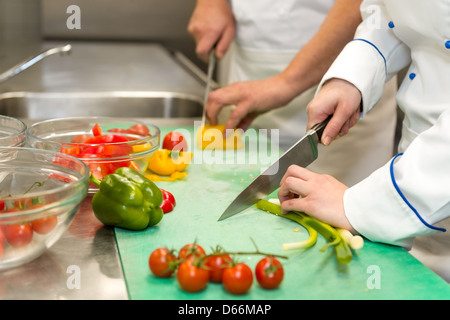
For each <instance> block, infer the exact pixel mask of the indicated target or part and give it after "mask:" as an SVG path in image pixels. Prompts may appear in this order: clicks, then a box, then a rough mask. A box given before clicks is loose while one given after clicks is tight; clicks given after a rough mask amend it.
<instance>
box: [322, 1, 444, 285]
mask: <svg viewBox="0 0 450 320" xmlns="http://www.w3.org/2000/svg"><path fill="white" fill-rule="evenodd" d="M449 5H450V3H449V1H448V0H434V1H427V0H395V1H388V0H386V1H383V0H370V1H369V0H366V1H364V2H363V4H362V6H361V12H362V14H363V18H364V22H363V23H362V24H361V25H360V27H359V28H358V30H357V33H356V35H355V40H354V41H352V42H350V43H349V44H348V45H347V46H346V48H345V49H344V50H343V51H342V53H341V54H340V55H339V57H338V58H337V59H336V61H335V62H334V63H333V65H332V66H331V68H330V69H329V71H328V72H327V73H326V74H325V76H324V78H323V80H322V82H321V84H320V85H319V89H320V86H321V85H322V84H323V83H324V82H325V81H326V80H328V79H331V78H341V79H345V80H347V81H350V82H351V83H353V84H354V85H355V86H356V87H357V88H358V89H359V90H360V91H361V93H362V100H363V117H364V116H365V115H366V114H367V112H368V111H369V110H370V109H371V108H372V107H373V106H374V104H375V103H376V101H377V100H378V99H379V98H380V96H381V93H382V91H383V86H384V83H385V81H386V80H387V79H389V77H391V76H392V75H393V74H395V73H396V72H397V71H398V70H400V69H401V68H403V67H404V66H407V65H409V64H410V68H409V71H408V74H407V76H406V77H405V79H404V81H403V82H402V85H401V87H400V89H399V92H398V94H397V101H398V104H399V106H400V108H401V109H402V110H403V111H404V113H405V119H404V122H403V130H402V140H401V143H400V146H399V151H400V152H401V153H400V154H399V155H397V156H396V157H394V158H393V159H392V160H391V161H389V162H388V163H387V164H386V165H384V166H383V167H381V168H380V169H379V170H376V171H375V172H374V173H373V174H372V175H370V176H369V177H368V178H367V179H365V180H363V181H362V182H360V183H358V184H356V185H355V186H353V187H351V188H349V189H348V190H347V191H346V192H345V195H344V207H345V213H346V215H347V217H348V219H349V221H350V223H351V224H352V226H353V227H354V228H355V229H356V230H357V231H358V232H360V233H361V234H363V235H364V236H365V237H367V238H368V239H370V240H373V241H380V242H386V243H390V244H394V245H401V246H405V247H406V248H410V247H411V245H412V244H413V240H414V237H417V236H423V235H430V234H434V236H433V237H435V238H433V237H431V236H430V237H419V238H416V242H414V246H413V250H412V252H413V254H415V255H417V257H418V258H419V260H420V259H421V258H424V259H425V258H426V261H425V260H424V261H423V262H424V263H425V264H428V265H429V266H430V268H432V269H433V270H435V271H436V272H437V273H439V274H441V275H442V276H443V277H444V278H445V279H446V280H447V281H449V282H450V258H449V257H450V246H449V244H450V241H449V239H450V238H449V236H448V231H447V232H446V233H444V232H445V230H446V225H447V226H449V227H450V223H449V219H446V218H447V217H449V216H450V104H449V101H450V91H449V89H448V87H449V85H450V15H449V14H448V12H449V11H448V10H449V8H450V7H449ZM362 121H364V120H362ZM438 222H440V223H438ZM433 239H434V240H436V239H437V240H438V241H436V242H435V245H433V243H432V242H433ZM421 241H423V242H422V243H421ZM442 243H445V244H446V245H442Z"/></svg>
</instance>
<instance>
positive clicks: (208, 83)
mask: <svg viewBox="0 0 450 320" xmlns="http://www.w3.org/2000/svg"><path fill="white" fill-rule="evenodd" d="M215 47H216V46H215V45H214V46H213V48H212V49H211V51H210V52H209V59H208V78H207V80H206V89H205V96H204V98H203V114H202V123H201V127H204V125H205V122H206V102H207V101H208V95H209V93H210V91H211V81H212V76H213V72H214V67H215V64H216V54H215V52H214V51H215V50H214V49H215Z"/></svg>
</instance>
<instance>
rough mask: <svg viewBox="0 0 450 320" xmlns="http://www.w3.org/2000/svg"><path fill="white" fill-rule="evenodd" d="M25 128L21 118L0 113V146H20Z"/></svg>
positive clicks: (23, 138) (22, 142) (23, 140)
mask: <svg viewBox="0 0 450 320" xmlns="http://www.w3.org/2000/svg"><path fill="white" fill-rule="evenodd" d="M26 130H27V126H26V124H25V123H23V122H22V121H21V120H19V119H16V118H11V117H7V116H2V115H0V147H22V146H23V145H24V142H25V136H26V135H25V133H26Z"/></svg>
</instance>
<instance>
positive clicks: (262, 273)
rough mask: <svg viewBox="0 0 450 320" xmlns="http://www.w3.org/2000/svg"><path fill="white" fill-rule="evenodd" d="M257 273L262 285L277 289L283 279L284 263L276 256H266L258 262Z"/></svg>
mask: <svg viewBox="0 0 450 320" xmlns="http://www.w3.org/2000/svg"><path fill="white" fill-rule="evenodd" d="M255 275H256V280H257V281H258V283H259V285H260V286H261V287H263V288H264V289H275V288H277V287H278V286H279V285H280V284H281V281H282V280H283V277H284V269H283V265H282V264H281V262H280V261H278V260H277V259H276V258H274V257H265V258H263V259H261V260H260V261H259V262H258V263H257V264H256V267H255Z"/></svg>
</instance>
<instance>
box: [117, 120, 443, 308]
mask: <svg viewBox="0 0 450 320" xmlns="http://www.w3.org/2000/svg"><path fill="white" fill-rule="evenodd" d="M173 129H180V128H162V129H161V130H162V137H163V136H164V134H165V133H167V132H168V131H171V130H173ZM182 129H183V130H185V131H184V133H185V134H187V135H188V136H191V137H192V136H193V128H182ZM252 139H260V140H259V141H260V142H261V144H260V145H263V144H264V143H268V141H267V140H265V137H264V136H260V137H259V138H258V137H257V138H255V137H249V140H250V142H251V141H253V140H252ZM188 140H190V139H188ZM189 142H190V143H189V144H190V150H192V151H193V152H194V154H195V155H194V160H195V161H193V163H192V164H191V165H189V167H188V169H187V172H188V176H187V177H186V178H185V179H184V180H180V181H176V182H157V185H158V186H159V187H161V188H163V189H167V190H168V191H170V192H172V193H173V195H174V196H175V199H176V203H177V204H176V207H175V209H174V210H173V211H172V212H169V213H167V214H165V215H164V218H163V220H162V221H161V222H160V223H159V224H158V225H157V226H155V227H152V228H149V229H147V230H144V231H137V232H135V231H129V230H124V229H119V228H116V229H115V235H116V241H117V245H118V250H119V254H120V259H121V262H122V268H123V272H124V278H125V281H126V285H127V290H128V295H129V298H130V299H135V300H144V299H145V300H161V299H167V300H179V299H183V300H190V299H192V300H219V299H220V300H224V299H228V300H231V299H247V300H249V299H257V300H278V299H281V300H293V299H359V300H361V299H449V298H450V285H449V284H448V283H447V282H445V281H444V280H442V279H441V278H440V277H438V276H437V275H436V274H434V273H433V272H432V271H431V270H430V269H428V268H427V267H425V266H424V265H423V264H421V263H420V262H419V261H417V260H416V259H415V258H414V257H413V256H411V255H410V254H409V253H408V252H407V251H405V250H404V249H402V248H399V247H394V246H389V245H384V244H379V243H373V242H370V241H367V240H366V241H365V245H364V247H363V248H362V249H360V250H358V251H356V252H354V257H353V260H352V262H351V263H349V264H347V265H341V264H339V263H338V262H337V261H336V259H335V256H334V253H333V249H332V248H330V249H329V250H328V251H326V252H320V251H319V249H320V248H321V247H322V246H323V245H324V244H325V240H324V239H323V238H321V236H320V235H319V238H318V241H317V244H316V245H315V246H314V247H312V248H310V249H308V250H305V251H284V250H283V249H282V244H283V243H286V242H295V241H300V240H303V239H306V238H307V236H308V234H307V232H306V230H305V229H303V228H302V227H301V226H300V225H298V224H296V223H295V222H292V221H290V220H287V219H284V218H282V217H278V216H274V215H272V214H269V213H266V212H263V211H261V210H258V209H256V208H254V207H250V208H248V209H247V210H245V211H243V212H241V213H240V214H238V215H235V216H233V217H231V218H229V219H226V220H223V221H220V222H218V221H217V219H218V218H219V217H220V215H221V214H222V212H223V211H224V210H225V209H226V207H227V206H228V205H229V204H230V202H231V201H232V200H233V199H234V198H235V197H236V196H237V195H238V194H239V193H240V192H241V191H242V190H243V189H244V188H245V187H246V186H247V185H248V184H249V183H250V182H251V181H252V180H253V179H254V178H255V177H256V176H257V175H258V174H259V173H260V172H261V170H262V169H264V168H265V167H267V165H266V159H265V160H264V161H262V162H263V163H255V161H253V160H251V159H254V158H252V157H253V156H254V152H255V150H254V149H253V148H252V147H249V145H250V143H249V145H246V148H244V149H243V150H240V151H238V152H233V151H230V152H228V151H227V152H225V153H224V154H223V155H222V157H223V160H224V161H222V162H224V163H223V164H221V163H220V160H218V159H220V157H214V158H213V159H214V161H211V158H208V159H206V157H205V159H206V160H207V161H204V160H205V159H203V157H202V158H198V157H199V156H202V151H201V150H198V149H196V148H195V143H194V140H190V141H189ZM253 142H254V141H253ZM258 143H259V142H258ZM273 149H275V148H273ZM261 150H263V151H264V149H261ZM258 152H259V151H258ZM274 152H275V151H274ZM276 152H277V155H278V154H279V151H278V150H277V151H276ZM267 154H268V153H267ZM243 155H246V156H247V160H248V161H247V162H246V163H244V164H242V163H240V162H242V161H238V160H237V158H238V157H240V158H239V159H240V160H242V157H241V156H243ZM272 156H273V155H271V156H270V157H272ZM196 157H197V158H196ZM266 158H268V157H266ZM199 159H200V161H199ZM249 159H250V160H249ZM274 195H276V193H274ZM274 197H275V196H274ZM194 241H196V242H197V243H198V244H200V245H201V246H203V247H204V248H205V249H206V250H207V251H209V252H211V250H212V248H214V247H216V246H217V245H220V246H222V247H224V248H225V249H226V250H227V251H231V252H236V251H255V247H254V243H255V244H256V245H257V247H258V249H259V250H260V251H262V252H267V253H271V254H280V255H284V256H286V257H287V259H282V260H281V262H282V263H283V266H284V269H285V277H284V280H283V283H282V284H281V286H280V287H279V288H277V289H275V290H264V289H262V288H261V287H259V285H258V284H257V282H256V279H255V280H254V283H253V285H252V288H251V289H250V290H249V291H248V293H246V294H245V295H240V296H235V295H231V294H228V293H227V292H226V291H225V290H224V289H223V287H222V286H221V285H220V284H214V283H210V284H208V286H207V288H206V289H205V290H203V291H201V292H199V293H186V292H184V291H182V290H181V289H180V287H179V286H178V284H177V281H176V278H175V277H173V278H169V279H159V278H156V277H154V276H153V275H152V274H151V273H150V271H149V267H148V258H149V256H150V253H151V252H152V251H153V250H154V249H156V248H159V247H168V248H173V249H179V248H181V247H182V246H183V245H185V244H187V243H192V242H194ZM252 241H253V242H252ZM237 258H238V259H239V260H241V261H244V262H246V263H248V264H249V266H250V267H252V269H253V268H254V266H255V265H256V263H257V262H258V260H259V259H261V258H262V256H259V255H247V256H238V257H237Z"/></svg>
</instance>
